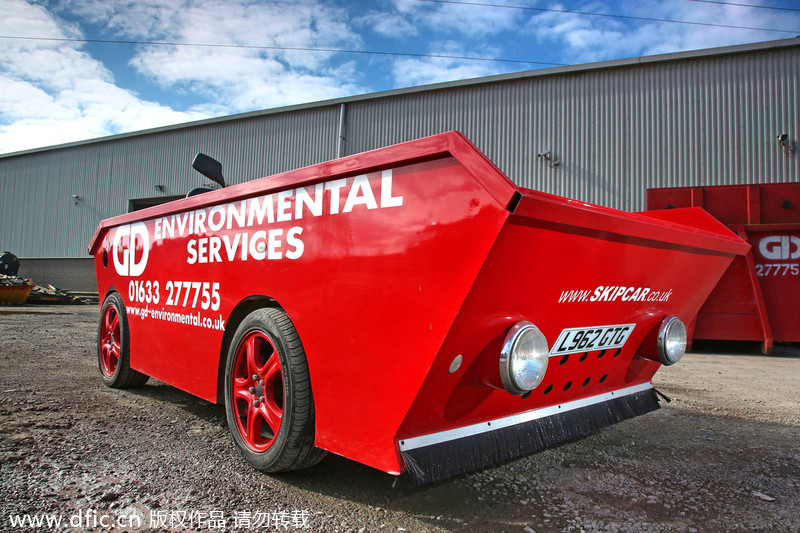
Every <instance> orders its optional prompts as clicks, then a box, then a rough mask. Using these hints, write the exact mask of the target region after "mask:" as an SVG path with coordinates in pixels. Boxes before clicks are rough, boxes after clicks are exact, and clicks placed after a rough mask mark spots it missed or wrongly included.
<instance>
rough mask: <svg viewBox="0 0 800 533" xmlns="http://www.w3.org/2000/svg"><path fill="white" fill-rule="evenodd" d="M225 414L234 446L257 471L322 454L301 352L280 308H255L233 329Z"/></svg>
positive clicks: (290, 466)
mask: <svg viewBox="0 0 800 533" xmlns="http://www.w3.org/2000/svg"><path fill="white" fill-rule="evenodd" d="M248 352H249V354H251V356H249V355H248ZM254 377H257V378H258V379H253V378H254ZM225 413H226V415H227V418H228V428H229V429H230V432H231V436H232V437H233V442H234V444H235V445H236V448H237V449H238V450H239V453H240V454H241V455H242V457H243V458H244V459H245V460H246V461H247V462H248V463H250V464H251V465H252V466H253V467H254V468H256V469H258V470H261V471H263V472H282V471H287V470H299V469H301V468H308V467H310V466H313V465H315V464H317V463H318V462H320V461H321V460H322V459H323V458H324V457H325V454H326V452H325V451H324V450H321V449H319V448H317V447H316V446H314V398H313V395H312V393H311V378H310V376H309V372H308V362H307V361H306V355H305V351H304V350H303V345H302V343H301V342H300V337H299V336H298V334H297V330H296V329H295V328H294V325H293V324H292V322H291V320H290V319H289V317H288V315H287V314H286V313H285V312H284V311H282V310H281V309H275V308H264V309H257V310H255V311H253V312H252V313H250V314H249V315H247V316H246V317H245V318H244V320H242V322H241V324H239V327H238V328H237V329H236V333H235V335H234V336H233V340H232V341H231V345H230V349H229V350H228V356H227V361H226V364H225ZM278 415H280V416H279V417H278Z"/></svg>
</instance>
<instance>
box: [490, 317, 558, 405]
mask: <svg viewBox="0 0 800 533" xmlns="http://www.w3.org/2000/svg"><path fill="white" fill-rule="evenodd" d="M549 352H550V349H549V348H548V347H547V339H545V337H544V334H543V333H542V332H541V331H539V328H537V327H536V326H534V325H533V324H531V323H530V322H527V321H523V322H517V323H516V324H514V325H513V326H512V327H511V329H510V330H509V331H508V335H506V339H505V341H504V342H503V349H502V351H501V352H500V380H501V381H502V382H503V387H505V389H506V390H507V391H508V392H510V393H511V394H525V393H526V392H528V391H532V390H533V389H535V388H536V387H537V386H538V385H539V383H541V382H542V380H543V379H544V373H545V371H546V370H547V361H548V359H549V358H550V353H549Z"/></svg>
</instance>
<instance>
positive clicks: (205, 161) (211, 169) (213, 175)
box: [192, 153, 225, 187]
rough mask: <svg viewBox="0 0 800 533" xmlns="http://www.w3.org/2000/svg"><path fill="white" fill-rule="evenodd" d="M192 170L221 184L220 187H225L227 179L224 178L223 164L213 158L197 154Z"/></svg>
mask: <svg viewBox="0 0 800 533" xmlns="http://www.w3.org/2000/svg"><path fill="white" fill-rule="evenodd" d="M192 168H193V169H195V170H196V171H198V172H199V173H200V174H202V175H203V176H205V177H207V178H208V179H210V180H211V181H213V182H215V183H219V185H220V187H224V186H225V178H223V177H222V163H220V162H219V161H217V160H216V159H214V158H213V157H209V156H207V155H206V154H203V153H199V154H197V155H196V156H195V158H194V161H192Z"/></svg>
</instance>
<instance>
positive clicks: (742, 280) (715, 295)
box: [647, 183, 800, 353]
mask: <svg viewBox="0 0 800 533" xmlns="http://www.w3.org/2000/svg"><path fill="white" fill-rule="evenodd" d="M690 206H693V207H702V208H703V209H705V210H707V211H708V212H709V213H710V214H711V215H713V216H714V217H716V218H717V219H719V220H720V221H721V222H723V223H724V224H726V225H727V226H728V227H729V228H730V229H731V230H733V231H735V232H737V233H738V234H739V235H740V236H741V237H742V238H743V239H744V240H746V241H748V242H749V243H750V244H752V250H751V252H750V253H748V254H747V255H746V256H742V257H737V258H736V259H735V260H734V261H733V263H732V264H731V266H730V267H729V268H728V270H727V271H726V273H725V275H724V276H723V277H722V279H721V280H720V282H719V284H718V285H717V287H716V288H715V289H714V291H713V292H712V293H711V295H710V297H709V299H708V301H707V302H706V303H705V305H704V306H703V307H702V309H701V310H700V312H699V314H698V316H697V322H696V327H695V330H694V338H696V339H725V340H754V341H761V342H763V345H764V352H766V353H769V352H770V351H771V348H772V344H773V342H798V341H800V307H799V306H800V304H798V300H799V298H798V296H800V183H779V184H761V185H731V186H715V187H680V188H665V189H649V190H648V191H647V207H648V209H663V208H669V207H690ZM660 212H661V211H659V213H660ZM666 212H668V211H666Z"/></svg>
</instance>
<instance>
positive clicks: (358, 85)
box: [0, 0, 800, 154]
mask: <svg viewBox="0 0 800 533" xmlns="http://www.w3.org/2000/svg"><path fill="white" fill-rule="evenodd" d="M730 2H731V3H733V2H735V3H738V4H749V5H750V6H759V7H749V6H743V5H730V4H728V5H726V4H724V3H722V2H715V1H710V0H586V1H582V0H576V1H573V0H563V1H550V0H373V1H360V0H328V1H324V0H291V1H283V0H60V1H48V0H0V154H4V153H11V152H16V151H21V150H28V149H33V148H38V147H43V146H51V145H57V144H61V143H67V142H73V141H80V140H85V139H92V138H97V137H103V136H107V135H115V134H120V133H127V132H132V131H139V130H144V129H149V128H154V127H160V126H166V125H172V124H180V123H185V122H190V121H194V120H201V119H206V118H212V117H219V116H226V115H232V114H236V113H242V112H248V111H255V110H260V109H271V108H276V107H282V106H287V105H293V104H302V103H308V102H317V101H324V100H329V99H332V98H338V97H344V96H352V95H358V94H366V93H372V92H377V91H384V90H389V89H398V88H405V87H412V86H419V85H425V84H430V83H438V82H444V81H452V80H462V79H469V78H476V77H480V76H488V75H493V74H502V73H509V72H518V71H525V70H532V69H540V68H549V67H554V66H560V65H575V64H582V63H591V62H596V61H605V60H612V59H620V58H627V57H638V56H645V55H654V54H662V53H669V52H679V51H686V50H698V49H704V48H714V47H719V46H727V45H735V44H745V43H754V42H762V41H772V40H778V39H786V38H792V37H796V36H800V0H730ZM466 4H479V5H466ZM775 8H779V9H775ZM664 20H670V21H682V22H693V23H695V24H678V23H673V22H662V21H664ZM769 30H772V31H769ZM776 30H782V31H776ZM22 38H24V39H22ZM197 45H205V46H197ZM486 59H491V61H488V60H486Z"/></svg>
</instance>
